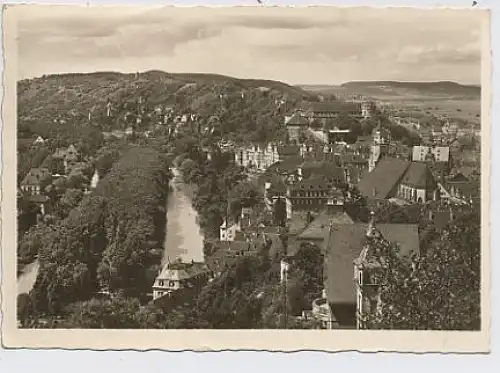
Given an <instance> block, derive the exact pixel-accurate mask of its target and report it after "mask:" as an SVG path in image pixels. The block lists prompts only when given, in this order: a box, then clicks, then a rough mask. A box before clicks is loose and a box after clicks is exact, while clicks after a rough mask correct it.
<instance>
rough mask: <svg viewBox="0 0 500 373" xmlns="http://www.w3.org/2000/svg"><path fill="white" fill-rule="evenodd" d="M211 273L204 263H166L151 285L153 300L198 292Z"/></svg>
mask: <svg viewBox="0 0 500 373" xmlns="http://www.w3.org/2000/svg"><path fill="white" fill-rule="evenodd" d="M211 276H212V273H211V271H210V269H209V268H208V267H207V265H206V264H205V263H199V262H190V263H181V262H177V263H168V264H167V265H165V267H164V268H163V270H162V271H161V272H160V274H159V275H158V277H156V280H155V282H154V285H153V299H158V298H161V297H164V296H170V295H172V294H173V293H176V292H179V291H183V290H188V291H192V290H199V289H201V288H202V287H203V286H204V285H205V284H206V283H207V282H208V281H209V279H210V278H211Z"/></svg>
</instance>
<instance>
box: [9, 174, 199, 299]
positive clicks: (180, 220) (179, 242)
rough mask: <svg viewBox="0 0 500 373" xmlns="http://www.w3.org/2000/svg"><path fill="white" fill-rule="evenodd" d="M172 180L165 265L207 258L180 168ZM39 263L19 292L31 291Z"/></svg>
mask: <svg viewBox="0 0 500 373" xmlns="http://www.w3.org/2000/svg"><path fill="white" fill-rule="evenodd" d="M172 172H173V174H174V177H173V178H172V180H170V185H171V186H172V191H171V192H170V195H169V196H168V203H167V229H166V238H165V243H164V248H165V251H164V256H163V264H165V263H167V262H168V261H169V260H170V261H171V262H172V261H174V260H176V259H178V258H180V259H182V261H184V262H190V261H191V260H194V261H195V262H201V261H203V235H202V234H201V232H200V227H199V225H198V222H197V218H198V214H197V213H196V211H195V210H194V209H193V207H192V206H191V200H190V199H189V197H188V196H187V195H186V194H185V192H184V190H183V184H182V180H181V176H180V174H179V172H178V171H177V170H176V169H173V170H172ZM38 268H39V265H38V262H33V263H31V264H28V265H27V266H25V267H24V268H23V272H22V274H21V275H20V276H19V277H18V278H17V293H18V294H21V293H29V292H30V290H31V289H32V288H33V285H34V284H35V280H36V276H37V274H38Z"/></svg>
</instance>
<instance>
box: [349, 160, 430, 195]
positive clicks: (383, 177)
mask: <svg viewBox="0 0 500 373" xmlns="http://www.w3.org/2000/svg"><path fill="white" fill-rule="evenodd" d="M358 189H359V191H360V192H361V195H363V196H365V197H366V198H369V199H374V200H377V199H390V198H394V197H397V198H400V199H403V200H405V201H408V202H412V203H414V202H424V203H425V202H427V201H429V200H436V199H437V198H438V197H439V193H438V185H437V183H436V181H435V179H434V176H433V175H432V172H431V171H430V170H429V168H428V167H427V165H426V164H425V163H420V162H411V161H406V160H403V159H398V158H389V157H385V158H382V159H381V160H380V161H379V163H378V164H377V166H376V167H375V169H374V170H373V171H371V172H369V173H367V174H366V175H365V177H364V178H363V179H362V180H361V181H360V182H359V184H358Z"/></svg>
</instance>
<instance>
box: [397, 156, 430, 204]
mask: <svg viewBox="0 0 500 373" xmlns="http://www.w3.org/2000/svg"><path fill="white" fill-rule="evenodd" d="M397 196H398V197H399V198H401V199H404V200H405V201H408V202H413V203H414V202H419V203H425V202H427V201H436V200H437V199H439V193H438V185H437V182H436V180H435V179H434V176H433V175H432V172H431V170H430V169H429V168H428V167H427V165H425V164H424V163H420V162H411V164H410V166H409V167H408V169H407V170H406V172H405V174H404V176H403V178H402V180H401V181H400V183H399V187H398V194H397Z"/></svg>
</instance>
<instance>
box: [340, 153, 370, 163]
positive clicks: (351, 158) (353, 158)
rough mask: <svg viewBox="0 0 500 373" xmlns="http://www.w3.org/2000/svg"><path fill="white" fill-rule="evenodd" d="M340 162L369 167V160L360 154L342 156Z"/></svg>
mask: <svg viewBox="0 0 500 373" xmlns="http://www.w3.org/2000/svg"><path fill="white" fill-rule="evenodd" d="M340 160H341V162H342V163H343V164H362V165H365V164H366V165H368V159H365V158H363V157H362V156H360V155H358V154H342V155H341V156H340Z"/></svg>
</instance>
